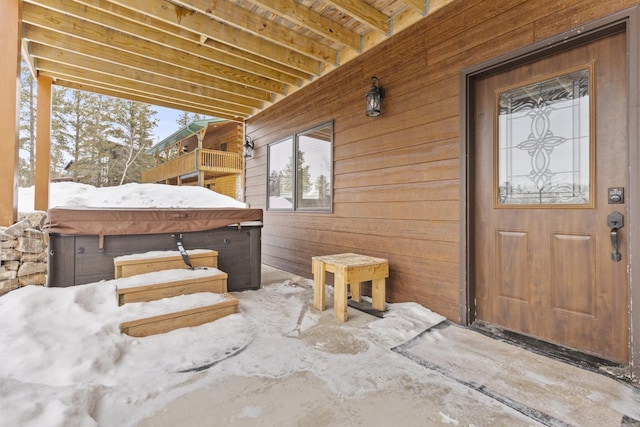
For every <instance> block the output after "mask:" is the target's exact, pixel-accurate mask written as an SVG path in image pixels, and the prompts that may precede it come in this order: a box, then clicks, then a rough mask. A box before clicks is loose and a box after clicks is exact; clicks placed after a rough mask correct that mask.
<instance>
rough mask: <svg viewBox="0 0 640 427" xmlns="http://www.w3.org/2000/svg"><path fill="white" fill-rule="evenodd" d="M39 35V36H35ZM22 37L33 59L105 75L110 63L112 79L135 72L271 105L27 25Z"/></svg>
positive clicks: (238, 88) (245, 90) (206, 79)
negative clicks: (94, 69)
mask: <svg viewBox="0 0 640 427" xmlns="http://www.w3.org/2000/svg"><path fill="white" fill-rule="evenodd" d="M40 32H41V33H42V34H39V33H40ZM26 37H27V38H30V39H31V40H32V41H36V38H37V41H38V43H39V45H38V52H36V51H35V47H32V53H33V55H34V56H44V57H47V58H50V59H53V58H59V61H60V62H66V63H70V64H77V65H79V66H82V67H84V68H86V69H89V70H90V69H92V67H94V66H100V67H102V69H104V70H106V71H104V72H108V68H105V65H104V64H106V63H110V64H111V70H112V72H111V73H112V74H113V75H118V74H120V71H121V70H122V69H126V68H128V69H135V70H137V71H138V72H140V73H143V74H153V75H159V76H164V77H167V78H169V79H172V80H174V81H176V80H181V81H183V82H187V83H191V84H195V85H199V86H206V87H209V88H212V89H217V90H219V91H223V92H227V93H229V94H232V95H241V96H243V97H247V98H253V99H257V100H260V101H271V100H272V98H273V95H272V93H270V92H267V91H264V90H260V89H255V88H249V87H244V86H242V85H240V84H237V83H231V82H228V81H224V80H220V79H215V78H211V77H210V76H207V75H206V74H203V73H200V72H196V71H192V70H188V69H184V68H180V67H175V66H172V65H170V64H166V63H163V62H155V63H154V62H150V61H148V60H147V59H145V58H143V57H140V56H137V55H134V54H131V53H126V52H123V51H121V50H118V49H114V48H111V47H106V46H104V45H99V44H97V43H91V42H88V41H86V40H82V39H76V38H73V37H71V36H69V35H61V34H58V33H53V32H44V31H37V30H36V29H34V27H31V26H30V25H29V26H27V31H26ZM32 37H33V38H32ZM66 49H73V50H66Z"/></svg>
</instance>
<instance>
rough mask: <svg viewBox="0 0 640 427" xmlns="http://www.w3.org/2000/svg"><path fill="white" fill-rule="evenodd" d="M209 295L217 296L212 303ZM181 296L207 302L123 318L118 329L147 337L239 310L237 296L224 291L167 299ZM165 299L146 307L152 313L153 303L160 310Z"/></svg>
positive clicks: (195, 324)
mask: <svg viewBox="0 0 640 427" xmlns="http://www.w3.org/2000/svg"><path fill="white" fill-rule="evenodd" d="M211 296H215V297H217V298H216V299H215V300H214V303H213V304H210V303H207V302H211ZM184 297H198V299H199V300H200V301H201V302H203V303H205V304H206V305H201V306H198V307H194V308H187V309H184V310H179V311H173V312H169V313H164V314H158V315H152V316H148V317H142V318H139V319H134V320H130V321H125V322H122V323H121V324H120V332H122V333H124V334H127V335H130V336H132V337H146V336H149V335H156V334H163V333H165V332H169V331H173V330H174V329H178V328H186V327H191V326H199V325H202V324H204V323H208V322H213V321H214V320H218V319H220V318H222V317H225V316H228V315H229V314H233V313H237V312H238V299H237V298H235V297H234V296H232V295H230V294H226V293H225V294H211V293H202V294H194V295H183V296H178V297H173V298H168V300H171V299H176V298H184ZM192 299H193V298H192ZM165 303H166V300H161V301H151V302H147V303H144V304H146V305H147V306H146V307H145V309H146V311H147V313H153V311H154V309H153V305H158V308H157V309H158V310H160V311H162V310H164V309H166V307H163V305H165ZM183 306H185V305H183ZM149 309H151V310H149ZM134 312H135V310H133V312H132V314H133V313H134Z"/></svg>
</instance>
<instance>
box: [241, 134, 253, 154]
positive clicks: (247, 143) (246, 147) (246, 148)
mask: <svg viewBox="0 0 640 427" xmlns="http://www.w3.org/2000/svg"><path fill="white" fill-rule="evenodd" d="M253 146H254V144H253V141H252V140H251V138H250V137H248V136H247V137H245V139H244V144H242V151H243V155H244V158H245V159H250V158H252V157H253Z"/></svg>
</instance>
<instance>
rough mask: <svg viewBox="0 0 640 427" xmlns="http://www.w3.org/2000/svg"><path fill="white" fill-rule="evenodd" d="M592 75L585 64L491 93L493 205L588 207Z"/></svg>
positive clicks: (589, 194)
mask: <svg viewBox="0 0 640 427" xmlns="http://www.w3.org/2000/svg"><path fill="white" fill-rule="evenodd" d="M592 75H593V67H592V66H585V67H581V68H579V69H577V70H575V69H574V70H572V71H568V72H563V73H562V74H558V75H553V76H545V77H543V78H542V79H538V80H536V81H530V82H527V83H525V84H524V85H520V86H518V87H511V88H507V89H504V90H498V91H497V92H496V101H497V102H496V104H497V110H498V113H497V114H496V117H497V126H496V129H497V148H498V149H497V164H498V167H497V168H496V171H497V175H498V176H497V179H498V185H497V189H498V191H497V195H496V196H497V197H496V207H509V206H508V205H535V207H544V206H545V205H563V206H564V207H568V205H575V207H592V206H593V201H594V195H593V194H592V193H593V191H592V189H591V182H592V181H593V178H594V177H593V169H594V168H593V155H592V153H593V144H594V141H593V138H592V135H593V132H592V131H591V128H592V125H593V123H592V120H591V110H592V102H593V96H592V95H591V94H592V93H593V91H592V88H591V76H592ZM511 207H513V206H511Z"/></svg>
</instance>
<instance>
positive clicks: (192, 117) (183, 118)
mask: <svg viewBox="0 0 640 427" xmlns="http://www.w3.org/2000/svg"><path fill="white" fill-rule="evenodd" d="M204 118H205V117H204V116H203V115H201V114H197V113H189V112H188V111H183V112H181V113H180V115H179V116H178V118H177V119H176V123H177V124H178V126H180V127H185V126H186V125H188V124H189V123H191V122H193V121H196V120H203V119H204Z"/></svg>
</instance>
